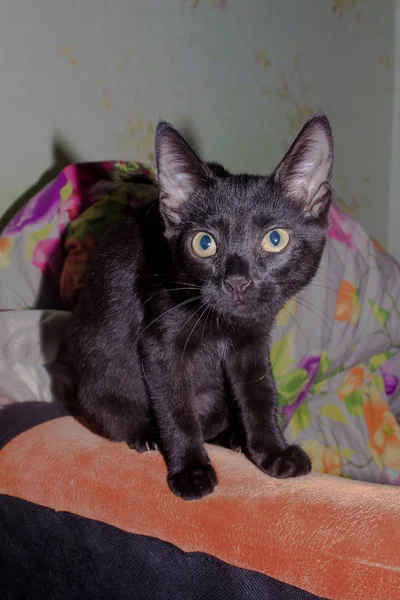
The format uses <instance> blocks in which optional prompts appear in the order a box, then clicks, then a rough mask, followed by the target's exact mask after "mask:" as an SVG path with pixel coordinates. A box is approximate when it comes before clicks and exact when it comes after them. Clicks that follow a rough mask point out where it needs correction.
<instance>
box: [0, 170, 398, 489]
mask: <svg viewBox="0 0 400 600" xmlns="http://www.w3.org/2000/svg"><path fill="white" fill-rule="evenodd" d="M157 195H158V189H157V185H156V177H155V173H154V172H153V171H152V170H151V169H148V168H146V167H145V166H144V165H141V164H138V163H121V162H120V163H94V164H79V165H72V166H70V167H68V168H66V169H65V170H64V171H63V172H62V173H61V174H60V175H59V176H58V177H57V179H56V180H54V181H53V182H52V183H50V184H49V185H48V186H47V187H46V188H44V189H43V190H42V191H41V192H39V193H38V194H37V195H36V196H35V197H33V198H32V199H31V200H30V201H29V202H28V203H27V204H26V206H25V207H24V208H23V209H21V210H20V211H19V213H18V214H17V215H16V216H15V217H14V218H13V219H12V220H11V221H10V222H9V223H8V225H7V226H6V228H5V230H4V232H3V234H2V235H1V237H0V283H1V285H0V309H1V310H2V311H3V312H2V313H1V314H0V402H3V403H8V402H16V401H26V400H46V401H54V400H57V399H60V398H63V397H65V395H66V394H68V393H70V389H71V382H70V378H69V377H68V357H67V355H66V353H65V347H64V344H63V342H64V337H65V329H66V324H67V321H68V318H69V314H68V312H63V311H69V310H70V309H71V308H72V307H73V305H74V303H75V301H76V298H77V294H78V293H79V289H80V287H81V285H82V281H83V279H84V275H85V272H86V268H87V265H88V263H89V262H90V259H91V256H92V253H93V250H94V248H95V247H96V244H97V243H98V241H99V239H100V238H101V237H102V236H103V235H104V233H105V231H107V230H108V229H109V228H110V227H111V226H112V225H113V223H115V221H116V220H117V219H119V218H120V217H121V215H122V214H123V211H124V210H125V209H126V206H127V204H130V205H133V206H139V205H141V204H143V203H146V202H149V201H151V200H152V199H154V198H155V197H157ZM399 345H400V267H399V265H398V263H397V262H396V261H395V260H394V259H393V258H392V257H390V256H389V255H388V254H387V253H386V252H385V251H384V249H383V248H381V247H380V246H379V245H378V244H377V243H376V242H375V241H374V240H372V239H370V238H369V236H368V235H367V234H366V232H365V231H364V230H363V228H362V227H361V226H360V224H359V223H357V222H356V221H355V220H354V219H352V218H351V217H350V216H349V215H348V214H346V212H345V210H343V207H340V206H339V205H338V204H335V205H334V206H333V207H332V209H331V212H330V229H329V236H328V243H327V246H326V249H325V251H324V255H323V259H322V262H321V266H320V269H319V271H318V274H317V276H316V278H315V279H314V281H313V282H312V283H311V284H310V285H309V286H308V287H307V288H306V289H305V290H303V291H302V292H301V293H300V294H298V296H297V297H296V298H294V299H293V300H291V301H290V302H289V303H288V304H287V306H286V307H285V308H284V309H282V311H281V313H280V314H279V315H278V318H277V322H276V327H275V330H274V343H273V347H272V352H271V358H272V362H273V366H274V374H275V377H276V380H277V384H278V390H279V400H280V406H281V420H282V426H283V427H284V428H285V432H286V436H287V438H288V440H293V441H296V442H298V443H300V444H301V445H302V446H303V448H304V449H305V450H306V451H307V452H308V453H309V455H310V457H311V459H312V461H313V468H314V469H315V470H317V471H321V472H325V473H330V474H332V475H341V476H343V477H349V478H352V479H360V480H364V481H373V482H381V483H388V484H395V485H400V427H399V425H398V421H399V419H400V385H399V376H400V352H399Z"/></svg>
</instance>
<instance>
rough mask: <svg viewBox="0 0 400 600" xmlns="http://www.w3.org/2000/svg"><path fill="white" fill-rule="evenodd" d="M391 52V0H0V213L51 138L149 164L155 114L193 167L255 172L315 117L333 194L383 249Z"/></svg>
mask: <svg viewBox="0 0 400 600" xmlns="http://www.w3.org/2000/svg"><path fill="white" fill-rule="evenodd" d="M393 49H394V1H393V0H384V1H378V0H358V1H357V0H270V1H267V0H225V2H224V1H223V0H214V1H213V0H197V2H195V1H194V0H187V1H184V0H68V1H66V0H35V2H32V0H3V2H2V4H1V8H0V72H1V81H2V85H1V91H0V115H1V117H0V213H2V212H4V210H5V209H6V208H7V207H8V206H10V204H11V203H12V202H13V201H14V200H15V199H16V198H17V197H19V196H20V195H21V194H22V193H23V192H24V191H25V190H26V189H27V188H28V187H29V186H31V185H32V184H33V183H34V182H35V181H36V180H37V179H38V177H39V176H40V175H41V174H42V173H43V172H44V171H45V170H46V169H47V168H48V167H49V166H51V164H52V160H53V157H52V144H53V143H54V141H55V140H56V141H57V143H59V144H60V145H61V147H62V149H63V151H66V150H68V152H69V153H70V157H71V158H72V159H75V160H76V159H80V160H101V159H118V158H121V159H122V158H124V159H140V160H144V161H148V160H149V156H150V155H151V152H152V136H153V131H154V126H155V124H156V122H157V119H158V118H159V117H162V118H163V119H168V120H171V121H172V122H173V123H174V124H175V125H177V126H183V127H184V128H185V129H186V130H188V131H190V132H192V135H193V138H194V139H195V140H196V141H197V142H198V146H199V149H200V150H201V151H202V152H203V153H204V155H205V157H206V158H207V159H216V160H220V161H222V162H224V163H225V164H226V166H227V167H228V168H231V169H233V170H235V171H240V170H249V171H255V172H268V171H269V170H270V169H272V168H273V167H274V166H275V163H276V162H277V161H278V160H279V159H280V157H281V154H282V152H283V150H284V149H285V148H286V147H287V144H288V142H289V141H290V140H291V138H292V137H293V136H294V134H295V133H296V131H297V130H298V128H299V127H300V125H301V124H302V122H303V120H304V119H305V118H306V117H307V116H309V114H310V113H311V112H312V111H313V110H318V109H323V110H325V111H326V112H327V113H328V115H329V117H330V119H331V122H332V125H333V129H334V135H335V140H336V168H335V185H336V188H337V190H338V192H339V193H340V195H341V196H342V197H343V198H344V199H345V200H346V201H347V202H349V203H350V204H352V206H353V209H354V210H356V212H357V215H358V216H359V217H360V219H361V220H362V221H363V223H364V224H365V225H366V226H367V228H368V229H369V231H370V232H371V233H373V234H374V235H376V236H377V237H378V239H379V240H380V241H381V242H383V243H386V242H387V230H388V207H389V182H390V173H389V170H390V156H391V123H392V96H393ZM68 152H67V154H68ZM150 159H151V156H150ZM357 206H358V208H357Z"/></svg>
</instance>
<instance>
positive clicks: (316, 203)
mask: <svg viewBox="0 0 400 600" xmlns="http://www.w3.org/2000/svg"><path fill="white" fill-rule="evenodd" d="M332 167H333V138H332V131H331V127H330V125H329V121H328V119H327V117H326V116H325V115H324V114H320V113H319V114H316V115H314V116H313V117H311V119H309V121H307V123H306V124H305V125H304V127H303V129H302V130H301V131H300V133H299V135H298V136H297V138H296V139H295V141H294V142H293V144H292V146H291V147H290V149H289V150H288V152H287V153H286V156H285V157H284V158H283V160H282V162H281V163H280V164H279V165H278V167H277V168H276V169H275V171H274V174H273V177H274V181H275V182H276V183H278V185H279V186H280V187H281V189H283V191H284V192H285V194H287V195H288V196H289V197H291V198H293V199H294V200H295V201H297V202H299V203H301V205H302V206H303V208H304V212H305V213H307V214H309V215H312V216H315V217H317V216H319V215H320V214H321V213H323V212H325V209H326V208H327V206H328V205H329V202H330V199H331V187H330V179H331V176H332Z"/></svg>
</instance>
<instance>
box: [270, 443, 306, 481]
mask: <svg viewBox="0 0 400 600" xmlns="http://www.w3.org/2000/svg"><path fill="white" fill-rule="evenodd" d="M260 468H261V470H262V471H264V473H267V475H270V476H271V477H277V478H278V479H285V478H287V477H299V476H300V475H308V473H310V471H311V461H310V459H309V457H308V455H307V454H306V453H305V452H304V450H303V449H302V448H300V446H295V445H292V446H288V447H287V448H285V450H279V451H271V452H270V453H268V456H267V458H265V459H264V460H263V462H262V463H261V465H260Z"/></svg>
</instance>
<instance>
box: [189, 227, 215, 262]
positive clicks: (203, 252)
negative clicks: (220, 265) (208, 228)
mask: <svg viewBox="0 0 400 600" xmlns="http://www.w3.org/2000/svg"><path fill="white" fill-rule="evenodd" d="M192 248H193V252H194V253H195V254H197V256H200V257H201V258H208V257H209V256H213V255H214V254H215V253H216V252H217V244H216V243H215V240H214V238H213V236H212V235H210V234H209V233H206V232H205V231H199V232H198V233H196V235H195V236H194V237H193V239H192Z"/></svg>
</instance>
